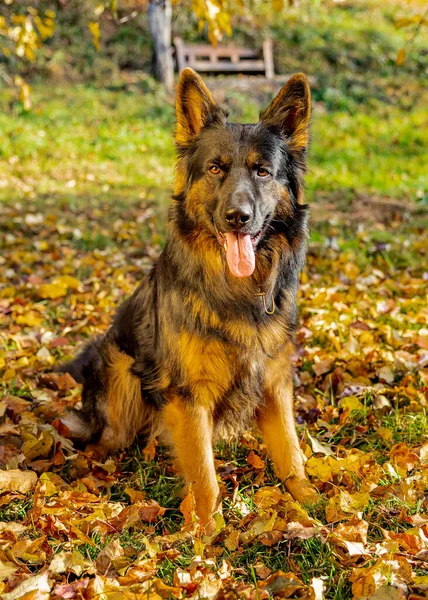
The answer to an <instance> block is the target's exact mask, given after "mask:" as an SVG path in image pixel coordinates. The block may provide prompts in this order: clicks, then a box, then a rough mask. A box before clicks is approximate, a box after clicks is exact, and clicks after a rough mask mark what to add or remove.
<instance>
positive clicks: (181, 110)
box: [175, 67, 224, 145]
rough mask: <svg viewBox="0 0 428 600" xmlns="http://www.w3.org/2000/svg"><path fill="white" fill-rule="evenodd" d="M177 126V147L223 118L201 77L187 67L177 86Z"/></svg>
mask: <svg viewBox="0 0 428 600" xmlns="http://www.w3.org/2000/svg"><path fill="white" fill-rule="evenodd" d="M176 113H177V125H176V129H175V139H176V142H177V144H178V145H181V144H184V145H185V144H187V143H188V142H189V141H190V140H191V139H192V138H193V137H195V136H196V135H198V133H199V132H200V131H201V129H202V128H203V127H205V125H207V124H209V123H210V122H213V121H214V120H216V119H218V118H220V117H223V119H224V113H223V111H222V110H221V109H220V108H219V107H218V106H217V104H216V102H215V100H214V98H213V97H212V96H211V94H210V92H209V91H208V89H207V87H206V86H205V84H204V82H203V81H202V79H201V77H199V75H198V74H197V73H196V72H195V71H194V70H193V69H190V68H189V67H186V69H183V71H182V73H181V76H180V80H179V82H178V86H177V101H176Z"/></svg>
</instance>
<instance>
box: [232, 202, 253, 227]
mask: <svg viewBox="0 0 428 600" xmlns="http://www.w3.org/2000/svg"><path fill="white" fill-rule="evenodd" d="M250 219H251V208H250V207H249V206H240V207H239V208H229V210H227V211H226V221H227V222H228V223H229V224H230V225H233V226H234V227H243V226H244V225H246V224H247V223H248V222H249V221H250Z"/></svg>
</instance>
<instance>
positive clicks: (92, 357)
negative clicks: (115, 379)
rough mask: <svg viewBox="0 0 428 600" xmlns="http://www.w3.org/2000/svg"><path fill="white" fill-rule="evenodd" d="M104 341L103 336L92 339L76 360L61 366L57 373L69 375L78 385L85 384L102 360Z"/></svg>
mask: <svg viewBox="0 0 428 600" xmlns="http://www.w3.org/2000/svg"><path fill="white" fill-rule="evenodd" d="M102 341H103V337H102V336H99V337H96V338H94V339H92V340H91V341H90V342H88V343H87V344H86V346H85V347H84V348H83V350H82V351H81V352H80V353H79V354H78V355H77V356H76V358H74V359H73V360H71V361H69V362H66V363H62V364H61V365H59V367H58V368H57V371H59V372H60V373H69V374H70V375H71V376H72V377H73V379H74V380H75V381H77V383H85V381H87V380H88V379H89V378H90V377H91V375H92V374H93V370H94V367H95V366H96V364H97V362H98V361H99V359H100V346H101V344H102Z"/></svg>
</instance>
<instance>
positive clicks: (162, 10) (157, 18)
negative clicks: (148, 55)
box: [148, 0, 174, 90]
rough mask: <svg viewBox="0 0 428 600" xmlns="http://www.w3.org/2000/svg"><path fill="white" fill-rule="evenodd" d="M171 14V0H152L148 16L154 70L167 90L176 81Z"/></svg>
mask: <svg viewBox="0 0 428 600" xmlns="http://www.w3.org/2000/svg"><path fill="white" fill-rule="evenodd" d="M171 14H172V8H171V3H170V2H169V0H150V2H149V9H148V16H149V27H150V33H151V35H152V40H153V48H154V71H155V77H156V79H159V81H161V82H162V83H163V84H164V86H165V87H166V89H167V90H171V89H172V86H173V83H174V65H173V62H172V55H171Z"/></svg>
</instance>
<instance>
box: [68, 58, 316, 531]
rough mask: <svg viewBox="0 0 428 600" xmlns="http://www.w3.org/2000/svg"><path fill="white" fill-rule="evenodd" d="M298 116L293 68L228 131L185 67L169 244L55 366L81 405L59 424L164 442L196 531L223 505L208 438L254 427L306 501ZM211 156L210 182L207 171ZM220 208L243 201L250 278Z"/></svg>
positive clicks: (300, 105)
mask: <svg viewBox="0 0 428 600" xmlns="http://www.w3.org/2000/svg"><path fill="white" fill-rule="evenodd" d="M309 114H310V93H309V88H308V84H307V81H306V78H305V77H304V76H303V75H301V74H299V75H296V76H294V77H293V78H292V79H291V80H290V81H289V82H288V84H287V85H286V86H284V88H283V89H282V90H281V91H280V93H279V94H278V96H277V97H276V98H275V100H274V101H273V102H272V104H271V105H270V107H269V108H268V109H267V110H266V111H264V113H262V115H261V117H260V122H259V123H258V124H256V125H236V124H230V123H227V121H226V115H225V113H224V112H223V111H222V110H221V109H220V108H219V107H218V106H217V104H216V103H215V101H214V99H213V98H212V96H211V95H210V93H209V91H208V90H207V89H206V87H205V85H204V83H203V82H202V80H201V79H200V77H199V76H198V75H197V74H196V73H194V72H193V71H192V70H191V69H185V70H184V71H183V73H182V75H181V78H180V82H179V84H178V93H177V128H176V143H177V151H178V164H177V171H176V180H175V189H174V196H173V201H172V205H171V208H170V214H169V238H168V242H167V245H166V247H165V249H164V251H163V252H162V254H161V256H160V258H159V260H158V261H157V263H156V264H155V265H154V266H153V268H152V270H151V272H150V273H149V274H148V275H147V276H146V277H144V279H143V281H142V282H141V284H140V285H139V287H138V288H137V289H136V291H135V292H134V294H133V295H132V296H131V297H130V298H129V299H128V300H127V301H126V302H125V303H124V304H123V305H122V306H121V307H120V309H119V311H118V314H117V316H116V318H115V320H114V323H113V325H112V327H111V329H110V330H109V331H108V332H107V334H106V335H105V336H104V337H102V338H99V339H96V340H94V342H92V343H91V344H90V345H89V346H88V347H87V348H86V349H85V350H84V351H83V353H82V354H81V355H80V356H79V357H78V358H77V359H76V360H75V361H74V362H73V363H71V364H69V365H66V366H65V368H66V369H67V370H69V371H70V372H71V373H72V374H73V375H74V376H75V378H76V379H78V380H79V381H82V382H83V384H84V387H83V407H82V409H81V410H80V411H75V412H72V413H70V414H69V415H68V416H67V417H66V418H65V421H66V423H67V424H68V426H69V427H70V429H71V431H72V433H73V435H75V436H76V437H77V438H80V439H81V440H83V441H84V442H97V443H99V444H100V445H101V446H103V447H104V448H106V449H108V450H116V449H118V448H124V447H126V446H128V445H129V444H131V443H132V441H133V440H134V439H135V438H136V436H137V434H139V435H144V436H145V437H146V440H150V439H151V438H153V437H154V436H157V435H158V434H166V435H167V437H168V439H169V441H170V443H171V445H172V447H173V450H174V453H175V454H176V457H177V459H178V463H179V465H180V467H181V470H182V472H183V474H184V476H185V479H186V481H187V482H188V483H192V485H193V490H194V493H195V498H196V503H197V512H198V515H199V517H200V518H201V520H202V522H203V523H204V524H205V525H206V526H208V527H209V526H210V523H212V517H213V514H215V513H216V512H217V511H219V510H221V500H220V496H219V487H218V483H217V480H216V473H215V468H214V460H213V453H212V441H213V439H214V438H216V437H218V436H220V435H224V434H225V432H230V431H232V432H236V431H239V430H240V429H242V428H243V427H246V426H248V425H249V424H250V423H251V422H252V421H253V420H255V421H256V422H257V424H258V426H259V428H260V430H261V433H262V435H263V437H264V441H265V443H266V445H267V448H268V450H269V452H270V454H271V456H272V458H273V461H274V463H275V466H276V470H277V473H278V475H279V477H280V478H281V479H282V480H283V481H285V483H286V485H287V487H288V489H289V490H290V492H291V493H292V494H293V496H294V497H295V498H296V499H297V500H299V501H304V500H307V499H309V498H310V497H311V496H312V495H313V494H314V489H313V488H312V487H311V486H310V484H309V483H308V481H307V479H306V477H305V472H304V466H303V462H302V457H301V454H300V450H299V444H298V440H297V436H296V431H295V426H294V419H293V389H292V376H291V365H290V357H291V355H292V353H293V338H294V333H295V328H296V294H297V287H298V273H299V271H300V270H301V268H302V266H303V264H304V260H305V252H306V237H307V229H306V223H307V209H306V206H304V205H303V190H302V176H303V173H304V170H305V154H306V148H307V143H308V121H309ZM213 153H214V154H213ZM213 160H214V161H215V164H216V165H219V166H218V167H217V166H216V168H215V169H214V171H217V168H218V169H219V174H217V173H216V174H215V175H213V174H212V173H211V172H208V170H207V169H208V167H209V165H210V164H211V162H212V161H213ZM261 164H262V165H266V164H267V165H268V169H269V170H270V172H269V173H268V175H269V176H268V177H264V178H262V177H261V175H264V168H263V167H260V165H261ZM262 179H266V181H265V180H263V181H262ZM259 180H260V181H259ZM231 202H232V203H234V205H238V206H239V204H240V203H241V202H246V203H250V204H251V207H252V208H251V210H252V211H253V220H254V223H255V225H254V227H256V225H257V223H258V225H257V227H259V226H260V228H261V232H262V234H261V239H260V241H259V243H258V245H257V249H256V267H255V271H254V273H253V275H251V276H250V277H244V278H238V277H234V276H233V275H231V273H230V271H229V269H228V266H227V264H226V261H225V256H224V251H223V249H222V247H221V245H220V244H219V242H218V238H217V236H216V229H215V226H217V228H219V227H223V226H224V227H227V223H226V224H225V221H224V214H223V213H224V211H225V210H226V209H227V207H228V206H229V205H230V203H231ZM260 292H262V293H265V294H266V296H265V302H264V301H263V297H262V296H260V295H257V294H259V293H260ZM272 305H273V306H274V307H275V312H274V313H273V314H267V311H266V308H267V309H268V310H269V309H270V308H271V306H272Z"/></svg>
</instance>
